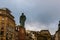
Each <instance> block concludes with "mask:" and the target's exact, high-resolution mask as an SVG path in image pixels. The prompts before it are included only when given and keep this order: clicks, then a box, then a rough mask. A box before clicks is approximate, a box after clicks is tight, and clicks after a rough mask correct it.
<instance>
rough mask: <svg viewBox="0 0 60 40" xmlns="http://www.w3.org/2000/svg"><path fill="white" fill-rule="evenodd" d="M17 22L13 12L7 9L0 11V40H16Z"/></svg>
mask: <svg viewBox="0 0 60 40" xmlns="http://www.w3.org/2000/svg"><path fill="white" fill-rule="evenodd" d="M14 30H15V21H14V16H13V15H11V11H10V10H9V9H7V8H1V9H0V40H15V38H14Z"/></svg>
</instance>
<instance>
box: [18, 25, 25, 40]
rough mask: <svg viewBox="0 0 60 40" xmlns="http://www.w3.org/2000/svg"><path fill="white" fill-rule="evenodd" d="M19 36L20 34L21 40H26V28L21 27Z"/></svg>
mask: <svg viewBox="0 0 60 40" xmlns="http://www.w3.org/2000/svg"><path fill="white" fill-rule="evenodd" d="M18 34H19V40H25V36H26V35H25V34H26V32H25V28H23V27H21V26H20V27H19V33H18Z"/></svg>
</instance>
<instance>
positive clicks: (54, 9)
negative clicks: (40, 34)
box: [0, 0, 60, 34]
mask: <svg viewBox="0 0 60 40" xmlns="http://www.w3.org/2000/svg"><path fill="white" fill-rule="evenodd" d="M3 7H6V8H9V9H10V10H11V11H12V14H13V15H14V16H15V21H16V24H19V16H20V15H21V13H22V12H24V13H25V15H26V16H27V20H26V25H25V27H26V29H27V30H28V29H30V30H36V31H37V30H41V29H45V30H46V29H48V30H49V31H50V32H51V34H54V33H55V31H56V30H57V28H58V21H59V20H60V0H5V1H4V0H0V8H3Z"/></svg>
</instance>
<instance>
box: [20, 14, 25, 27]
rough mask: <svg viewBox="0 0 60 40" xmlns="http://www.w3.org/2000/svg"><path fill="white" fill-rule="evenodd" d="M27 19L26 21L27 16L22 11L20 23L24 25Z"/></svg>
mask: <svg viewBox="0 0 60 40" xmlns="http://www.w3.org/2000/svg"><path fill="white" fill-rule="evenodd" d="M25 21H26V16H25V15H24V13H22V15H21V16H20V25H21V26H23V27H24V25H25Z"/></svg>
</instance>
